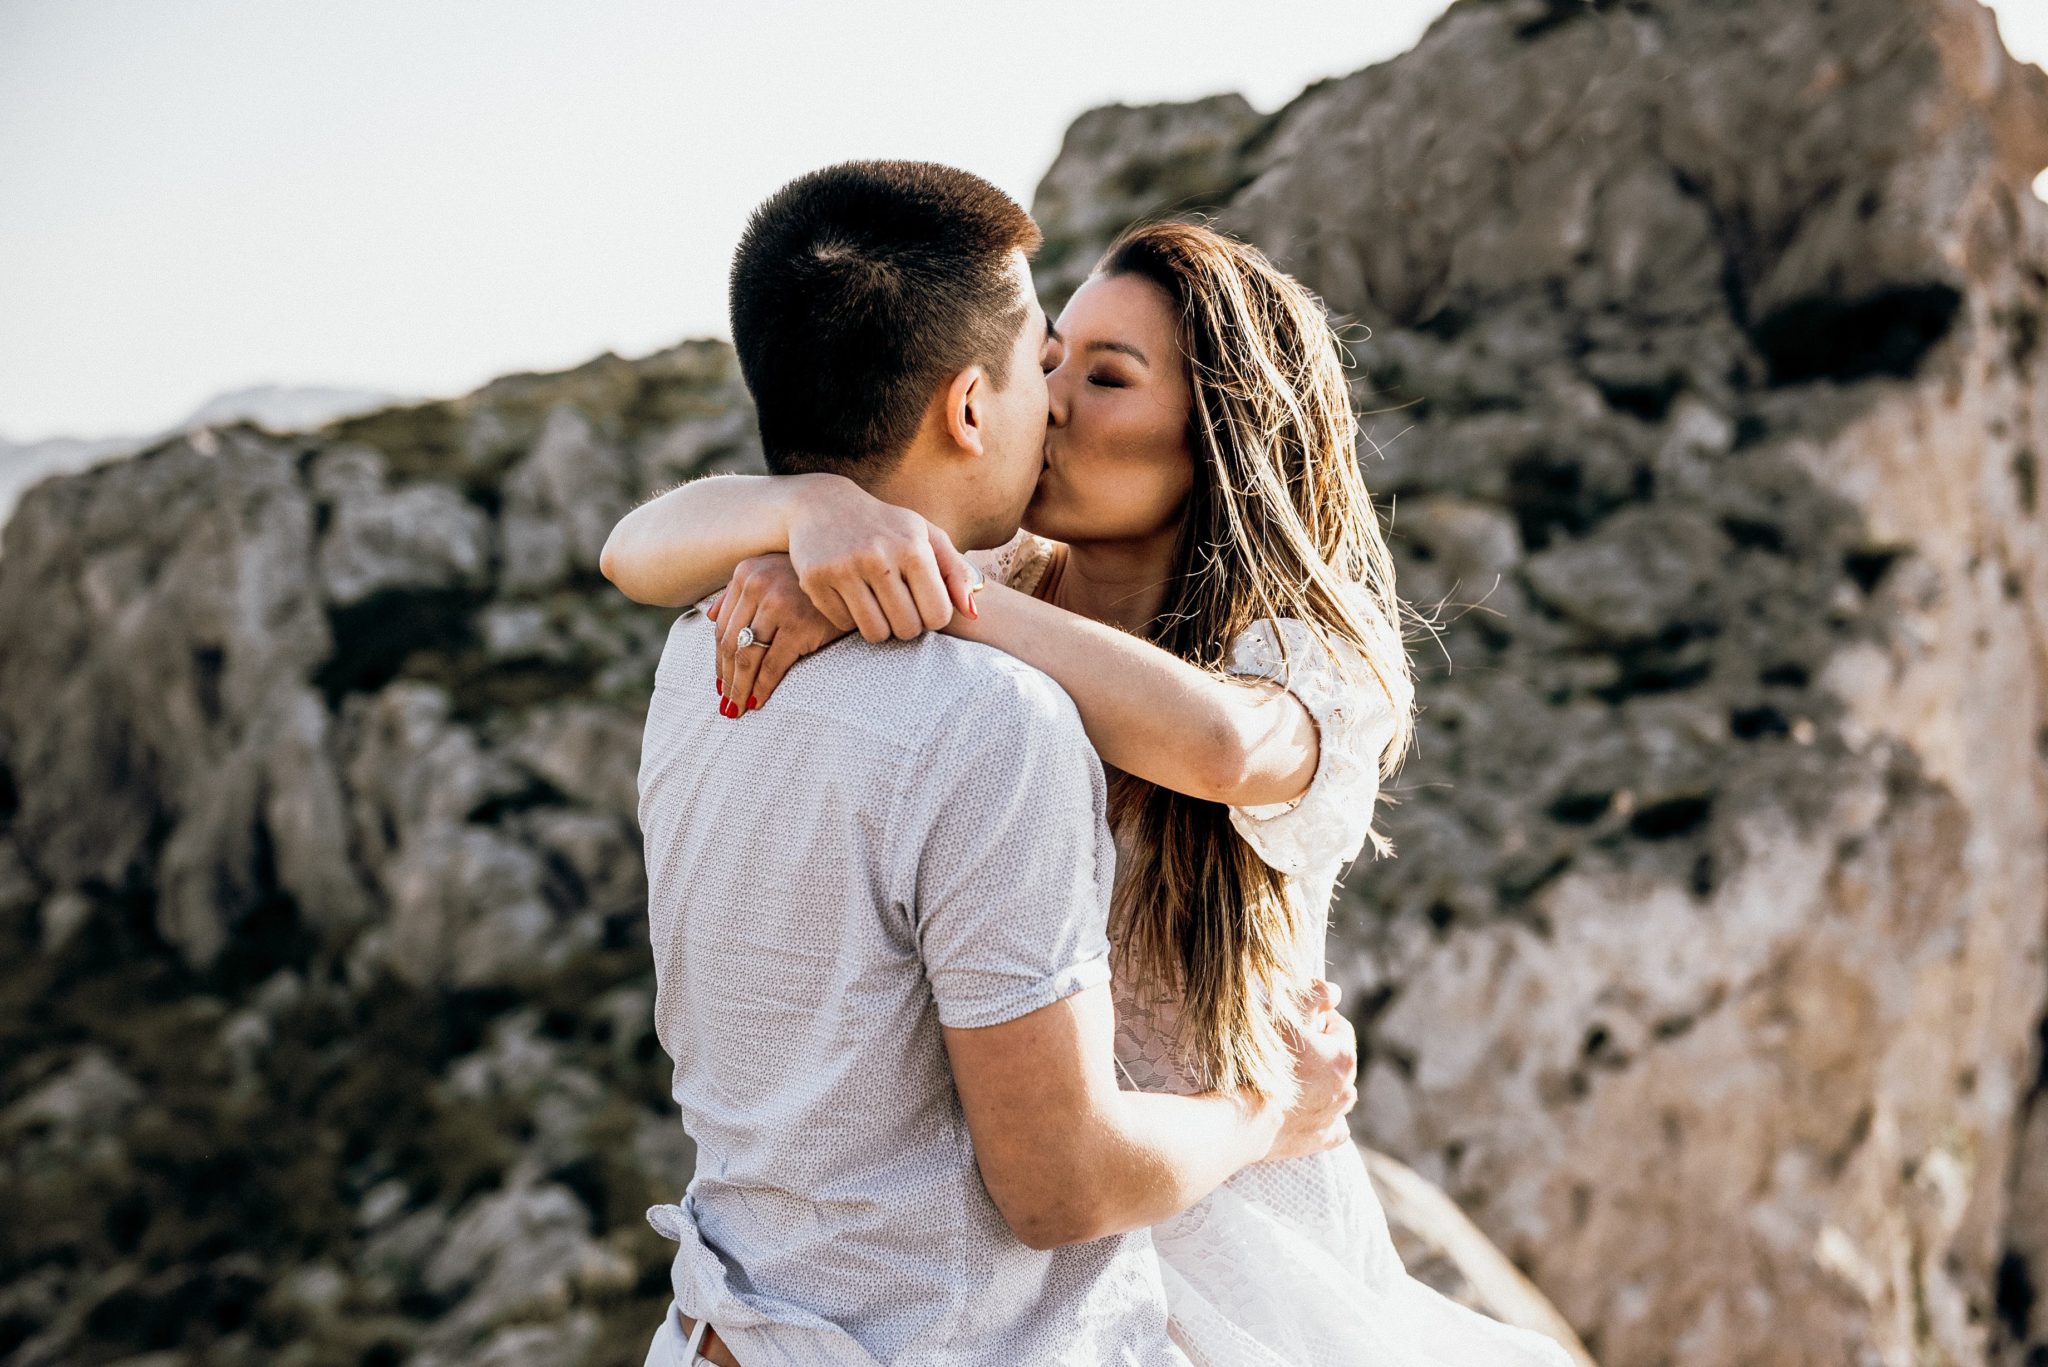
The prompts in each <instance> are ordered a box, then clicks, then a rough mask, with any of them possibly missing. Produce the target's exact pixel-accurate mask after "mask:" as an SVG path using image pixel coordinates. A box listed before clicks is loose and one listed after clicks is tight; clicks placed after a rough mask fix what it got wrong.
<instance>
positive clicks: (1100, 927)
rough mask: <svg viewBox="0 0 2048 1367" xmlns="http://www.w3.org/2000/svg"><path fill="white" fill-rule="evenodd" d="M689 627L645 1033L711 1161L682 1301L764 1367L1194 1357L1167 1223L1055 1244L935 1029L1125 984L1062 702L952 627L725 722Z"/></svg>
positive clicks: (817, 678) (653, 833)
mask: <svg viewBox="0 0 2048 1367" xmlns="http://www.w3.org/2000/svg"><path fill="white" fill-rule="evenodd" d="M713 648H714V628H713V626H712V624H710V623H708V622H706V621H704V620H703V619H702V618H701V617H699V616H697V615H696V614H694V613H693V614H690V615H686V616H685V617H683V618H681V619H679V620H678V621H677V623H676V625H675V627H674V628H673V629H672V630H671V631H670V633H669V638H668V643H667V646H666V649H665V650H664V651H663V654H662V662H661V666H660V669H659V671H658V673H657V676H656V683H655V692H654V697H653V700H652V703H651V705H650V707H649V709H648V716H647V728H646V733H645V739H644V741H643V748H642V755H641V767H640V824H641V829H642V832H643V834H644V836H645V843H646V858H647V875H648V917H649V930H650V935H651V940H652V947H653V952H654V964H655V972H656V1000H655V1023H656V1031H657V1034H658V1035H659V1037H660V1040H661V1043H662V1047H663V1048H664V1049H666V1050H667V1051H668V1053H669V1056H670V1057H671V1058H672V1059H673V1060H674V1062H675V1072H674V1083H673V1090H672V1094H673V1096H674V1098H675V1101H676V1103H677V1105H678V1106H679V1107H680V1108H681V1111H682V1118H683V1124H684V1127H685V1128H686V1129H687V1130H688V1131H689V1133H690V1135H691V1137H692V1138H693V1139H695V1140H696V1143H697V1153H698V1159H697V1172H696V1176H695V1177H694V1178H693V1179H692V1181H691V1182H690V1185H689V1189H688V1191H687V1193H686V1194H685V1197H684V1200H683V1201H682V1203H681V1204H679V1205H667V1206H657V1207H655V1208H654V1209H653V1210H651V1211H649V1213H648V1218H649V1220H650V1222H651V1223H653V1224H654V1226H655V1228H656V1229H658V1230H660V1231H661V1232H662V1233H663V1234H665V1235H667V1236H668V1237H670V1238H672V1239H675V1240H676V1241H677V1243H678V1245H679V1247H678V1251H677V1253H676V1257H675V1262H674V1267H673V1269H672V1278H671V1280H672V1282H673V1284H674V1288H675V1296H676V1305H677V1307H678V1308H680V1309H681V1311H682V1312H683V1313H684V1314H687V1315H689V1316H692V1317H693V1318H697V1319H706V1318H708V1319H709V1320H710V1321H711V1322H712V1323H713V1324H714V1325H715V1326H716V1327H717V1329H718V1332H719V1335H720V1337H722V1338H724V1339H725V1340H726V1341H727V1343H728V1344H730V1346H731V1348H732V1351H733V1353H734V1355H735V1356H736V1357H738V1358H739V1360H740V1361H742V1362H745V1363H746V1364H747V1367H776V1364H785V1363H786V1364H798V1363H801V1364H806V1365H807V1367H808V1364H821V1363H822V1364H836V1363H856V1364H869V1363H873V1362H891V1363H930V1364H938V1363H948V1364H962V1365H963V1367H972V1365H973V1364H988V1365H989V1367H998V1364H1000V1365H1001V1367H1009V1365H1010V1364H1017V1363H1027V1362H1028V1363H1074V1364H1083V1363H1131V1364H1154V1363H1180V1362H1182V1361H1183V1359H1182V1358H1181V1357H1180V1355H1179V1353H1178V1352H1177V1350H1175V1349H1173V1348H1172V1347H1171V1346H1170V1345H1169V1344H1168V1341H1167V1336H1166V1306H1165V1299H1164V1292H1163V1290H1162V1287H1161V1283H1160V1279H1159V1271H1158V1265H1157V1262H1156V1260H1155V1259H1154V1258H1153V1256H1152V1252H1151V1245H1150V1241H1149V1238H1148V1236H1147V1235H1146V1234H1145V1233H1144V1232H1143V1231H1139V1232H1136V1233H1132V1234H1128V1235H1122V1236H1116V1237H1112V1238H1107V1239H1100V1240H1096V1241H1094V1242H1092V1243H1087V1244H1081V1245H1077V1246H1073V1247H1069V1248H1061V1249H1055V1250H1052V1251H1050V1252H1039V1251H1034V1250H1032V1249H1030V1248H1027V1247H1026V1246H1025V1245H1023V1244H1022V1243H1020V1242H1019V1241H1018V1240H1017V1239H1016V1237H1015V1236H1014V1235H1013V1234H1012V1233H1011V1231H1010V1230H1009V1228H1008V1226H1007V1225H1005V1224H1004V1222H1003V1220H1002V1217H1001V1215H1000V1214H999V1213H998V1212H997V1210H996V1208H995V1205H994V1203H993V1202H992V1201H991V1200H990V1199H989V1196H988V1193H987V1191H986V1189H985V1188H984V1187H983V1185H982V1183H981V1179H980V1175H979V1172H978V1170H977V1168H976V1166H975V1160H974V1151H973V1147H972V1144H971V1141H970V1136H969V1134H968V1130H967V1126H966V1123H965V1121H964V1119H963V1118H962V1114H961V1109H960V1103H959V1098H958V1096H957V1094H956V1093H955V1091H954V1088H953V1080H952V1074H951V1071H950V1069H949V1067H948V1065H947V1059H946V1053H945V1047H944V1041H943V1038H942V1035H941V1031H940V1027H941V1025H942V1024H943V1025H945V1026H949V1027H961V1028H973V1027H979V1026H988V1025H994V1024H998V1023H1000V1022H1003V1021H1008V1020H1012V1019H1015V1018H1016V1017H1019V1016H1022V1015H1025V1014H1026V1013H1028V1012H1031V1011H1034V1010H1037V1009H1038V1008H1040V1007H1043V1006H1046V1005H1049V1004H1051V1003H1052V1002H1055V1001H1058V1000H1061V999H1062V998H1064V997H1067V996H1069V995H1071V994H1073V993H1075V992H1078V991H1081V990H1083V989H1085V988H1088V987H1092V986H1095V985H1098V984H1101V983H1104V982H1106V981H1107V980H1108V977H1109V967H1108V948H1109V946H1108V940H1107V935H1106V925H1107V919H1108V910H1109V894H1110V888H1111V882H1112V879H1113V876H1114V872H1115V854H1114V846H1113V844H1112V842H1111V839H1110V835H1109V828H1108V825H1107V822H1106V819H1105V802H1106V796H1107V794H1106V786H1105V783H1104V779H1103V773H1102V765H1101V762H1100V761H1099V760H1098V759H1097V758H1096V755H1095V751H1094V750H1093V748H1092V747H1091V746H1090V745H1089V743H1088V739H1087V736H1086V733H1085V732H1084V731H1083V730H1082V726H1081V720H1080V716H1079V714H1078V713H1077V712H1076V711H1075V708H1074V704H1073V701H1072V700H1071V699H1070V698H1069V697H1068V696H1067V695H1066V693H1065V692H1064V691H1063V690H1062V689H1061V688H1060V687H1059V685H1057V684H1056V683H1054V682H1053V681H1052V680H1051V679H1050V678H1048V677H1047V676H1046V675H1044V674H1043V673H1040V672H1039V671H1038V670H1036V669H1033V668H1031V667H1030V666H1029V665H1026V664H1024V663H1023V662H1021V661H1019V660H1016V659H1014V658H1013V657H1011V656H1009V655H1006V654H1004V653H1002V652H1000V651H997V650H994V649H992V648H990V647H987V646H982V645H977V644H974V643H972V642H968V641H962V640H959V639H957V638H954V637H951V636H946V635H943V634H939V633H926V634H925V635H923V636H920V637H919V638H918V639H916V640H914V641H893V640H892V641H886V642H882V643H879V644H876V643H870V642H868V641H865V640H863V639H861V638H860V637H858V636H849V637H846V638H845V639H843V640H840V641H838V642H835V643H834V644H832V645H830V646H828V647H826V648H825V649H824V650H822V651H820V652H818V653H817V654H815V655H811V656H809V657H807V658H806V659H805V660H804V662H803V666H802V668H800V669H795V670H792V671H791V672H790V674H789V675H788V677H787V678H786V679H785V680H784V681H783V683H782V684H781V686H780V687H779V688H777V690H776V692H775V696H774V698H773V699H772V700H771V702H770V703H769V705H768V706H766V707H764V708H762V709H761V710H759V711H755V712H750V713H747V714H745V715H743V716H742V717H740V718H739V719H737V720H734V719H730V718H726V717H722V716H720V715H718V713H717V711H716V710H715V704H716V702H717V696H716V694H715V693H714V692H713V690H712V689H711V688H709V687H707V686H706V685H708V684H710V683H711V682H712V680H713V677H714V668H713V664H714V661H713Z"/></svg>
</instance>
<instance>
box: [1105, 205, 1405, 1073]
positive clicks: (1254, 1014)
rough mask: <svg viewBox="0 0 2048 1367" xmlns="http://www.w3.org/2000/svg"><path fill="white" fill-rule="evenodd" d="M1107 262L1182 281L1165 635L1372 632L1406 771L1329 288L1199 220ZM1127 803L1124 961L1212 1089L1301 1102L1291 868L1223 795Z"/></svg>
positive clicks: (1358, 635)
mask: <svg viewBox="0 0 2048 1367" xmlns="http://www.w3.org/2000/svg"><path fill="white" fill-rule="evenodd" d="M1096 271H1097V273H1098V274H1102V275H1111V276H1115V275H1132V276H1137V277H1140V278H1143V279H1146V280H1150V281H1151V282H1152V283H1154V284H1156V285H1158V286H1159V287H1160V288H1161V289H1163V290H1165V291H1166V293H1167V295H1168V297H1169V298H1170V299H1171V300H1172V301H1173V308H1174V314H1175V317H1176V319H1177V320H1178V336H1179V341H1180V346H1181V350H1182V353H1183V354H1184V355H1185V356H1186V357H1187V362H1188V378H1189V382H1190V388H1191V391H1192V394H1193V402H1192V406H1191V409H1190V413H1189V422H1188V446H1189V449H1190V450H1191V451H1192V452H1193V454H1194V462H1195V480H1194V487H1193V491H1192V492H1191V493H1190V495H1189V497H1188V502H1187V508H1186V514H1185V517H1184V520H1183V525H1182V531H1181V536H1180V541H1179V544H1178V546H1177V548H1176V550H1175V552H1174V565H1173V575H1172V579H1171V581H1170V584H1169V587H1168V590H1167V596H1166V601H1165V603H1164V605H1163V607H1162V609H1161V612H1160V615H1159V616H1158V617H1157V618H1155V619H1154V620H1153V622H1152V623H1151V624H1150V627H1149V629H1148V632H1147V634H1148V637H1149V639H1150V640H1151V641H1152V642H1153V643H1154V644H1156V645H1159V646H1161V647H1163V648H1164V649H1167V650H1170V651H1172V652H1173V653H1174V654H1176V655H1178V656H1180V657H1181V658H1182V659H1184V660H1188V661H1190V662H1192V663H1194V664H1196V665H1199V666H1202V667H1203V668H1206V669H1210V670H1215V671H1219V672H1220V671H1221V670H1222V669H1223V666H1224V664H1225V662H1226V659H1227V656H1228V651H1229V649H1230V644H1231V642H1232V641H1234V640H1235V639H1236V637H1237V635H1238V633H1240V632H1242V631H1243V630H1245V628H1247V627H1249V626H1250V625H1251V624H1252V623H1254V622H1256V621H1258V620H1259V619H1261V618H1268V617H1274V618H1278V617H1292V618H1297V619H1299V620H1301V621H1304V622H1307V623H1310V624H1311V625H1312V626H1314V627H1317V628H1320V629H1321V632H1322V634H1323V635H1325V636H1326V637H1327V638H1334V639H1336V640H1339V641H1343V642H1348V643H1349V644H1351V645H1352V646H1355V647H1357V649H1358V650H1359V651H1360V652H1361V653H1362V654H1363V656H1364V658H1365V661H1366V662H1367V665H1368V667H1369V668H1370V670H1371V672H1372V674H1373V678H1372V679H1370V680H1365V679H1358V680H1356V682H1357V683H1358V684H1359V685H1360V686H1362V687H1371V688H1378V689H1380V690H1383V691H1384V693H1385V694H1386V696H1387V698H1388V699H1389V701H1390V702H1391V703H1392V704H1393V706H1394V711H1395V714H1396V718H1397V720H1396V723H1395V727H1394V734H1393V737H1392V739H1391V740H1390V741H1389V743H1388V744H1387V747H1386V749H1385V751H1384V753H1383V754H1381V755H1380V756H1379V763H1380V771H1381V774H1382V776H1383V777H1391V776H1392V774H1393V773H1394V771H1395V769H1396V768H1398V767H1399V765H1400V762H1401V758H1402V756H1403V755H1404V753H1405V752H1406V750H1407V748H1408V741H1409V736H1410V732H1411V710H1412V698H1413V687H1412V684H1411V678H1410V673H1409V664H1408V654H1407V651H1406V649H1405V648H1404V647H1403V645H1402V640H1401V633H1400V626H1399V624H1400V620H1401V617H1400V600H1399V599H1398V598H1396V597H1395V594H1394V567H1393V562H1392V558H1391V556H1390V555H1389V553H1388V550H1387V543H1386V540H1385V538H1384V536H1383V535H1382V534H1381V531H1380V525H1379V520H1378V517H1377V516H1376V514H1375V512H1374V510H1373V506H1372V496H1371V495H1370V494H1369V493H1368V492H1367V491H1366V487H1365V481H1364V478H1363V476H1362V475H1361V474H1360V472H1359V468H1358V441H1357V427H1356V420H1355V419H1354V417H1353V415H1352V411H1351V402H1350V391H1349V387H1348V385H1347V384H1346V380H1345V373H1344V362H1343V359H1342V355H1341V353H1340V348H1339V343H1338V339H1337V335H1336V333H1335V331H1334V330H1333V329H1332V328H1331V325H1330V322H1329V319H1328V318H1327V316H1326V315H1325V313H1324V311H1323V308H1322V305H1321V302H1320V301H1319V300H1318V299H1317V298H1316V297H1315V296H1314V295H1313V294H1311V293H1309V291H1308V290H1307V289H1305V288H1303V286H1302V285H1301V284H1300V283H1298V282H1297V281H1295V280H1294V279H1293V278H1291V277H1290V276H1288V275H1286V274H1284V273H1283V272H1281V271H1280V270H1279V268H1277V267H1276V266H1274V265H1273V263H1272V262H1271V261H1269V260H1267V259H1266V257H1265V255H1264V254H1263V253H1262V252H1260V251H1259V250H1257V249H1256V248H1254V247H1251V246H1248V245H1246V244H1245V243H1242V242H1239V241H1237V240H1235V239H1234V238H1230V237H1226V236H1224V235H1223V234H1221V233H1218V232H1215V231H1213V230H1212V229H1209V228H1205V227H1200V226H1197V225H1192V224H1186V223H1152V224H1141V225H1139V226H1137V227H1133V228H1130V229H1127V230H1126V231H1125V232H1124V233H1123V234H1122V235H1121V236H1119V237H1118V238H1117V240H1116V241H1115V242H1113V243H1112V244H1111V245H1110V247H1109V249H1108V251H1107V252H1105V253H1104V254H1103V257H1102V261H1101V263H1100V264H1099V265H1098V266H1097V267H1096ZM1281 648H1282V652H1283V655H1284V654H1285V653H1286V648H1287V647H1286V642H1285V640H1284V638H1283V640H1282V642H1281ZM1333 654H1334V653H1333ZM1334 658H1336V659H1337V661H1338V663H1339V665H1340V667H1341V666H1342V665H1343V663H1344V661H1343V658H1342V656H1341V654H1337V655H1334ZM1109 806H1110V820H1111V822H1112V824H1114V825H1115V826H1116V827H1117V829H1118V831H1119V833H1120V834H1122V835H1124V836H1126V837H1127V839H1128V844H1129V846H1130V850H1129V853H1130V858H1129V859H1128V860H1127V862H1126V867H1124V868H1122V869H1120V870H1119V871H1118V872H1119V874H1120V875H1122V876H1120V877H1119V878H1118V879H1117V884H1118V889H1119V890H1118V894H1117V897H1116V901H1115V904H1114V906H1113V907H1112V912H1111V915H1112V923H1113V932H1114V933H1113V939H1114V941H1115V943H1116V945H1117V950H1118V957H1119V964H1118V971H1119V972H1120V973H1122V974H1124V975H1126V977H1127V979H1128V980H1129V981H1131V982H1132V983H1133V984H1134V985H1135V986H1136V987H1138V988H1139V990H1140V991H1147V990H1149V991H1151V992H1154V993H1157V994H1159V995H1161V996H1162V997H1169V998H1170V997H1175V996H1177V997H1178V998H1179V999H1180V1002H1179V1027H1178V1034H1179V1039H1180V1047H1181V1055H1182V1056H1181V1059H1180V1060H1179V1061H1180V1062H1181V1063H1182V1064H1183V1066H1184V1067H1186V1068H1187V1069H1188V1070H1189V1071H1190V1073H1191V1075H1192V1077H1193V1079H1194V1080H1195V1081H1196V1082H1197V1084H1198V1085H1201V1086H1204V1087H1210V1088H1226V1089H1231V1090H1244V1091H1249V1092H1254V1093H1257V1094H1259V1095H1261V1096H1264V1097H1267V1098H1270V1099H1274V1100H1277V1101H1280V1102H1282V1103H1285V1104H1291V1102H1292V1100H1293V1097H1294V1095H1295V1080H1294V1071H1293V1059H1292V1054H1291V1051H1290V1050H1289V1048H1288V1032H1289V1031H1290V1030H1291V1029H1292V1028H1293V1025H1294V1023H1295V1022H1296V1021H1298V1020H1299V1018H1300V1002H1299V1001H1298V999H1297V998H1296V996H1295V992H1296V991H1297V990H1298V988H1299V986H1300V984H1299V983H1298V982H1297V981H1296V978H1295V965H1296V964H1298V962H1299V958H1298V938H1297V937H1298V935H1299V933H1300V930H1301V926H1300V920H1299V916H1298V913H1297V909H1296V908H1295V907H1293V906H1292V905H1291V904H1290V901H1289V898H1288V896H1287V890H1286V883H1285V880H1284V879H1283V878H1282V876H1281V875H1280V874H1279V873H1278V872H1276V871H1275V870H1274V869H1272V868H1270V867H1269V866H1268V865H1266V864H1265V863H1264V862H1263V861H1262V860H1261V859H1260V858H1259V857H1258V855H1257V854H1256V853H1255V852H1254V851H1253V850H1252V849H1251V847H1250V846H1249V845H1247V844H1246V843H1245V841H1244V839H1243V838H1242V837H1241V836H1239V835H1238V833H1237V832H1236V830H1235V829H1233V827H1232V826H1231V824H1230V819H1229V811H1228V809H1227V808H1226V807H1224V806H1223V805H1221V804H1219V803H1215V802H1206V801H1203V800H1201V799H1199V798H1193V797H1188V796H1186V795H1184V794H1181V793H1175V792H1172V791H1169V790H1167V789H1164V788H1160V787H1158V786H1156V785H1154V784H1151V783H1147V782H1145V781H1144V780H1142V779H1137V778H1133V777H1132V776H1131V775H1129V774H1124V773H1117V774H1115V775H1113V776H1112V779H1111V784H1110V796H1109ZM1370 835H1371V839H1372V843H1373V846H1374V849H1375V850H1376V851H1377V852H1378V853H1381V854H1387V853H1391V852H1392V848H1393V847H1392V845H1391V844H1390V843H1389V842H1388V841H1387V839H1386V837H1385V836H1384V835H1382V834H1381V833H1380V832H1379V831H1377V830H1370Z"/></svg>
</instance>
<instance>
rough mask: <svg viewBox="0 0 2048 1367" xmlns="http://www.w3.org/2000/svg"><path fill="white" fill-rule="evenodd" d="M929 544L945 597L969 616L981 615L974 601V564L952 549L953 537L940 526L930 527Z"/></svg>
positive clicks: (978, 577) (975, 581)
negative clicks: (943, 586)
mask: <svg viewBox="0 0 2048 1367" xmlns="http://www.w3.org/2000/svg"><path fill="white" fill-rule="evenodd" d="M931 545H932V559H933V560H934V561H935V562H936V563H937V564H938V567H939V578H940V580H941V581H942V582H943V583H944V584H945V586H946V597H947V599H948V600H949V601H950V602H951V603H952V605H953V606H954V607H956V608H958V609H959V610H960V611H962V612H964V613H966V614H967V615H968V616H969V617H979V616H981V609H980V608H979V607H978V606H977V605H976V603H975V601H974V586H975V584H976V583H977V582H979V580H980V576H979V575H978V574H977V573H976V571H975V568H974V566H973V565H971V564H969V563H968V560H967V557H966V556H964V555H962V554H960V552H959V551H957V550H955V549H954V547H953V538H952V537H950V536H947V535H946V533H945V529H944V528H942V527H933V528H932V534H931ZM941 625H943V623H942V624H941ZM934 630H937V628H934Z"/></svg>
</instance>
